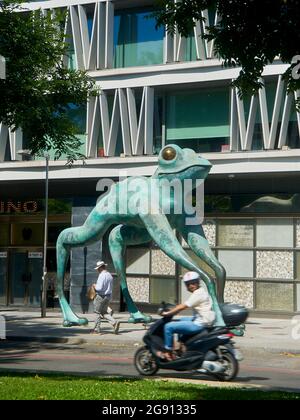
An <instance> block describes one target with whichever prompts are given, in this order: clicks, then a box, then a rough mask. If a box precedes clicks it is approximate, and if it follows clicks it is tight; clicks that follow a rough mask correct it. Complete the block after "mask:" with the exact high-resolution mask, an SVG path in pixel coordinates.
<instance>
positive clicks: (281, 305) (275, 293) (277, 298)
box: [256, 283, 294, 312]
mask: <svg viewBox="0 0 300 420" xmlns="http://www.w3.org/2000/svg"><path fill="white" fill-rule="evenodd" d="M293 288H294V286H293V285H292V284H281V283H278V284H276V283H257V284H256V309H258V310H263V311H267V310H268V311H270V310H271V311H290V312H293V310H294V299H293Z"/></svg>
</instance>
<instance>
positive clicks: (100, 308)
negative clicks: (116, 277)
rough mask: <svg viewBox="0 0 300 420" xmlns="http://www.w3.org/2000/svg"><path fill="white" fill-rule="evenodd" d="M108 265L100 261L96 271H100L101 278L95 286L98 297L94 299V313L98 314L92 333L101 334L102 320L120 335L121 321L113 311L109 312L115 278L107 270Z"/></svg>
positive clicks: (99, 277)
mask: <svg viewBox="0 0 300 420" xmlns="http://www.w3.org/2000/svg"><path fill="white" fill-rule="evenodd" d="M106 267H107V265H106V264H105V262H104V261H98V262H97V264H96V267H95V270H97V271H98V273H99V276H98V280H97V283H95V284H94V287H95V290H96V297H95V299H94V311H95V313H96V314H97V317H96V320H95V327H94V330H93V331H92V333H95V334H101V330H100V325H101V320H102V319H106V320H107V321H108V322H109V323H110V325H112V327H113V329H114V333H115V334H118V332H119V328H120V321H117V320H116V319H115V318H114V317H113V316H112V313H111V311H109V310H108V308H109V303H110V300H111V295H112V283H113V276H112V275H111V274H110V272H109V271H107V269H106Z"/></svg>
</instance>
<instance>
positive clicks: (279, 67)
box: [0, 0, 300, 315]
mask: <svg viewBox="0 0 300 420" xmlns="http://www.w3.org/2000/svg"><path fill="white" fill-rule="evenodd" d="M27 6H28V8H30V9H36V8H42V9H43V10H44V13H56V11H57V10H58V9H63V10H66V11H67V18H66V23H65V33H66V39H67V41H68V42H69V44H70V54H69V55H68V56H67V57H65V64H66V65H68V66H71V67H73V68H78V69H83V70H87V71H88V73H89V74H90V75H91V76H92V77H93V78H94V79H95V80H96V83H97V85H99V87H100V88H101V95H100V96H99V97H98V98H92V99H90V100H89V101H88V103H87V107H86V109H80V110H78V109H76V110H74V114H73V117H74V118H76V119H77V121H80V124H79V125H80V127H81V128H80V130H79V131H80V132H79V133H78V135H79V136H80V138H81V140H82V151H83V152H84V154H86V156H87V159H86V160H85V162H81V161H80V162H75V164H74V165H73V167H72V168H69V167H67V166H66V165H65V161H51V162H50V174H49V194H50V198H51V200H50V209H49V214H50V216H49V248H48V261H47V266H48V271H49V279H50V288H52V289H54V292H53V296H55V269H56V263H55V240H56V238H57V235H58V233H59V232H60V231H61V229H63V228H65V227H66V226H71V225H73V226H77V225H80V224H82V223H83V222H84V220H85V218H86V216H87V215H88V213H89V212H90V210H91V209H92V208H93V207H94V205H95V203H96V201H97V198H98V197H99V195H100V194H101V192H100V191H96V186H97V182H98V181H99V180H101V179H103V178H111V179H114V180H118V178H119V176H120V175H121V176H124V175H126V176H131V175H134V176H136V175H144V176H150V175H152V174H153V173H154V171H155V168H156V165H157V155H158V153H159V151H160V150H161V148H162V147H163V146H164V145H167V144H174V143H175V144H178V145H179V146H181V147H189V148H192V149H194V150H195V151H196V152H198V153H199V154H201V155H203V156H204V157H205V158H207V159H208V160H210V161H211V162H212V164H213V168H212V170H211V173H210V175H209V177H208V179H207V181H206V187H205V194H206V201H205V231H206V234H207V238H208V240H209V242H210V244H211V247H212V249H213V250H214V252H215V254H216V256H217V258H218V259H219V260H220V261H221V262H222V264H223V265H224V266H225V268H226V270H227V285H226V291H225V299H226V301H231V302H236V303H242V304H244V305H246V306H247V307H248V308H250V309H251V310H253V311H255V312H257V313H261V312H263V313H266V312H267V313H272V314H280V315H283V314H288V315H291V314H294V313H297V312H300V191H299V185H300V182H299V181H300V137H299V133H300V115H299V114H297V113H296V111H295V100H296V99H297V98H298V94H295V95H293V94H288V93H287V91H286V86H285V83H284V80H283V79H282V75H283V73H284V72H285V70H286V69H287V67H288V66H287V65H285V64H282V63H281V62H280V61H275V62H274V63H273V64H272V65H270V66H267V67H266V68H265V70H264V73H263V81H264V87H263V88H262V89H261V90H260V92H259V94H258V95H257V96H253V97H252V98H246V99H240V97H239V95H238V93H237V91H236V90H235V89H233V88H232V87H231V81H232V80H233V79H235V78H236V77H237V75H238V72H239V69H238V68H234V69H233V68H225V67H223V66H222V63H221V61H220V60H219V59H218V58H217V57H215V56H214V52H213V51H214V49H213V43H212V42H207V41H203V40H202V39H201V37H200V35H201V34H203V33H205V25H204V24H203V23H202V22H201V23H200V22H198V23H197V24H196V26H195V28H194V31H193V33H191V34H190V36H189V37H188V38H183V37H181V36H180V35H179V34H175V35H174V36H173V37H172V36H170V35H169V34H168V33H167V31H165V29H164V28H159V29H156V27H155V20H154V19H153V18H152V17H150V18H149V17H148V18H146V16H149V13H151V11H152V2H151V1H147V0H138V1H135V0H111V1H107V0H105V1H98V2H91V1H88V0H49V1H42V2H32V3H28V4H27ZM203 15H204V17H206V18H207V20H208V22H210V23H213V22H216V20H217V19H218V17H217V16H216V14H215V13H214V11H207V12H204V13H203ZM21 149H26V142H25V139H23V138H22V132H21V130H19V131H17V132H15V133H13V132H11V131H10V130H9V128H7V127H5V126H3V125H0V192H1V195H0V304H3V305H16V304H17V305H37V306H38V305H39V300H40V284H41V283H40V282H41V275H42V256H43V254H42V248H43V246H42V244H43V214H44V201H43V197H44V182H45V181H44V179H45V162H44V161H43V160H34V159H32V160H29V161H28V160H22V159H25V157H24V156H23V157H22V154H20V153H18V152H19V151H20V150H21ZM183 246H185V244H183ZM188 252H189V251H188ZM100 258H102V259H105V260H106V261H108V262H109V263H111V259H110V255H109V251H108V246H107V237H105V238H104V240H103V241H102V243H98V244H95V245H93V246H90V247H88V248H83V249H81V248H79V249H76V250H73V251H72V256H71V262H70V267H69V274H68V276H67V277H66V290H67V291H68V292H69V295H70V302H71V304H72V306H73V307H74V308H75V310H77V311H82V310H84V311H87V310H89V308H88V303H87V301H86V298H85V293H86V287H87V285H89V284H90V283H91V282H93V281H94V280H95V272H94V270H93V267H94V264H95V261H97V260H99V259H100ZM126 258H127V275H128V285H129V288H130V291H131V292H132V295H133V297H134V299H135V301H137V302H139V305H140V307H141V309H143V310H144V311H146V312H147V311H148V312H151V311H152V310H154V309H155V308H156V305H158V304H159V303H160V302H161V301H162V300H166V301H170V302H171V303H176V302H179V301H181V299H182V297H183V295H184V290H182V288H181V281H180V278H181V275H182V268H181V267H178V266H177V265H176V264H175V263H174V262H173V261H171V260H170V259H169V258H168V257H167V256H165V255H164V254H163V253H162V252H161V251H160V250H159V249H158V248H157V247H156V245H155V243H153V244H151V245H150V246H147V247H141V246H139V247H132V248H129V249H128V250H127V255H126ZM199 264H201V266H202V267H203V268H204V269H206V270H207V271H208V272H209V273H210V274H211V275H214V273H213V272H211V271H210V269H209V267H207V266H205V265H204V264H203V263H202V262H200V261H199ZM109 268H110V270H111V271H114V269H113V267H112V266H110V267H109ZM50 294H51V293H50V292H49V295H50ZM49 302H50V299H49ZM114 305H115V307H116V309H119V310H125V309H126V308H125V306H124V302H123V299H122V296H121V295H120V291H119V286H118V279H117V278H116V280H115V289H114Z"/></svg>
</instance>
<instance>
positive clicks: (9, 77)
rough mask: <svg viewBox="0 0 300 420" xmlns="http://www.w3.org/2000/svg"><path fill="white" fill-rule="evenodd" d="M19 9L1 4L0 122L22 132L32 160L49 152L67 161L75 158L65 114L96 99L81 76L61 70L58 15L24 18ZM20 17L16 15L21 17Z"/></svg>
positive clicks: (63, 45) (63, 47)
mask: <svg viewBox="0 0 300 420" xmlns="http://www.w3.org/2000/svg"><path fill="white" fill-rule="evenodd" d="M21 8H22V6H20V5H19V4H12V3H11V2H10V1H8V0H4V1H2V0H1V1H0V55H2V56H4V57H5V59H6V79H5V80H0V92H1V101H0V121H1V122H3V123H4V124H6V125H7V126H9V127H11V128H13V129H17V128H19V127H21V128H22V130H23V133H24V136H25V137H26V138H27V139H28V145H27V147H28V148H29V149H30V150H31V153H32V154H37V155H39V154H42V153H43V152H45V151H47V150H50V149H53V150H54V151H55V158H56V159H57V158H59V157H60V156H61V155H62V154H64V155H66V156H67V157H68V159H69V161H73V160H74V159H76V158H78V157H82V155H80V153H79V152H78V148H79V146H80V141H79V140H78V138H77V137H76V134H77V133H78V127H77V126H76V122H74V121H71V120H70V118H69V116H68V112H69V111H70V110H71V109H74V107H75V108H76V107H80V106H82V105H84V104H86V101H87V96H88V95H96V94H97V92H96V89H95V86H94V82H93V81H92V79H90V78H89V77H88V76H87V75H86V73H85V72H83V71H78V70H70V69H68V68H66V66H64V64H63V56H65V55H66V54H68V42H67V40H65V39H64V33H63V27H64V19H65V16H63V14H60V15H58V14H57V15H56V16H50V15H49V14H46V15H43V14H42V12H41V11H35V12H29V11H26V10H25V9H23V10H22V9H21ZM20 11H21V12H20Z"/></svg>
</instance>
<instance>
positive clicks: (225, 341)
mask: <svg viewBox="0 0 300 420" xmlns="http://www.w3.org/2000/svg"><path fill="white" fill-rule="evenodd" d="M220 307H221V311H222V314H223V318H224V322H225V324H226V327H211V328H206V329H205V330H203V331H201V332H200V333H196V334H193V335H192V334H191V335H188V336H186V335H185V336H183V337H180V341H179V342H178V344H179V348H178V349H177V350H175V358H174V360H166V359H162V358H161V357H160V356H159V353H161V352H162V351H164V325H165V324H166V323H167V322H170V321H171V320H172V317H170V316H169V317H166V316H165V317H163V318H161V319H159V320H157V321H156V322H154V324H153V325H151V327H150V328H149V330H148V331H147V332H146V334H145V335H144V337H143V341H144V343H145V346H144V347H142V348H140V349H138V350H137V351H136V353H135V356H134V364H135V367H136V369H137V371H138V372H139V373H140V374H142V375H145V376H150V375H154V374H155V373H156V372H157V371H158V370H159V369H171V370H176V371H194V372H197V373H204V374H207V375H211V376H213V377H214V378H216V379H218V380H219V381H231V380H233V379H234V378H235V377H236V376H237V374H238V370H239V361H240V360H242V355H241V353H240V352H239V350H237V349H236V348H235V346H234V342H233V341H232V338H233V336H234V335H233V334H232V332H231V331H230V330H231V329H232V328H234V327H238V326H239V325H240V324H242V323H244V322H245V321H246V319H247V317H248V311H247V309H246V308H245V307H243V306H240V305H234V304H224V305H221V306H220ZM169 308H170V305H167V304H165V303H164V302H163V306H162V307H161V308H160V309H159V311H158V313H159V314H161V313H162V312H164V311H167V310H168V309H169Z"/></svg>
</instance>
